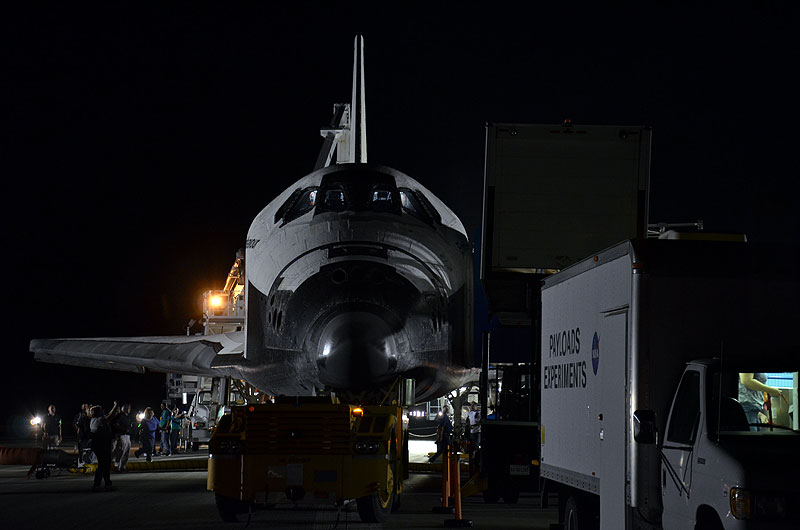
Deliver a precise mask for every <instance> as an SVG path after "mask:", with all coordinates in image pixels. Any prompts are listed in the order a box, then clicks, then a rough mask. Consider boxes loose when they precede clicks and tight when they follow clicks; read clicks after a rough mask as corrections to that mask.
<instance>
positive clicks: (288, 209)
mask: <svg viewBox="0 0 800 530" xmlns="http://www.w3.org/2000/svg"><path fill="white" fill-rule="evenodd" d="M316 203H317V188H305V189H302V190H295V192H294V193H292V195H291V197H289V198H288V199H287V200H286V202H284V203H283V205H282V206H281V207H280V208H278V211H277V212H276V213H275V222H276V223H277V222H278V221H280V220H281V219H283V222H284V223H288V222H289V221H293V220H294V219H297V218H298V217H300V216H301V215H303V214H306V213H308V212H310V211H311V210H313V209H314V206H315V205H316Z"/></svg>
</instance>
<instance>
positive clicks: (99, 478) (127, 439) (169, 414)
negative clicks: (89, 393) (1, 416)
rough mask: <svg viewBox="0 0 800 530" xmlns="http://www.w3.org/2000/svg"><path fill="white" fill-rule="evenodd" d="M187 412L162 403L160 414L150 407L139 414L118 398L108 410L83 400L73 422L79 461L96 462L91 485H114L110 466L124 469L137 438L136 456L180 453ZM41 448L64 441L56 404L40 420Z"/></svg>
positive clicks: (79, 462)
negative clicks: (157, 442) (181, 436)
mask: <svg viewBox="0 0 800 530" xmlns="http://www.w3.org/2000/svg"><path fill="white" fill-rule="evenodd" d="M184 417H185V413H183V412H181V411H180V410H179V409H178V407H174V408H172V409H170V408H169V407H168V406H167V404H166V403H161V410H160V415H159V417H156V416H155V412H154V411H153V409H152V408H151V407H147V408H146V409H145V411H144V415H143V417H141V418H137V417H136V416H134V414H133V413H132V412H131V405H130V404H129V403H125V404H123V405H121V406H120V405H119V404H118V403H117V402H116V401H115V402H114V405H113V407H112V408H111V410H109V411H108V412H105V410H104V409H103V407H101V406H100V405H89V404H88V403H84V404H82V405H81V410H80V412H79V413H78V414H76V415H75V418H74V420H73V426H74V427H75V432H76V434H77V444H76V445H77V447H76V449H77V452H78V465H79V466H84V465H86V464H94V463H96V464H97V471H96V472H95V475H94V484H93V487H92V489H93V490H94V491H99V490H100V489H101V488H100V486H101V483H103V484H104V486H105V489H106V490H109V489H111V468H112V466H113V467H114V468H115V469H116V471H118V472H125V471H127V468H128V458H129V457H130V453H131V444H132V442H133V441H134V440H135V439H136V438H137V436H138V439H139V444H140V447H139V449H138V450H137V451H136V452H135V453H134V455H135V456H136V457H137V458H141V457H144V458H145V459H146V460H147V462H151V461H152V459H153V456H161V455H163V456H170V455H173V454H177V452H178V443H179V440H180V432H181V420H182V419H183V418H184ZM41 430H42V432H41V435H42V449H45V450H47V449H54V448H58V446H59V445H60V444H61V442H62V441H63V433H62V425H61V418H60V417H59V416H58V415H57V414H56V407H55V405H50V406H49V407H48V415H47V416H46V417H45V418H44V419H43V420H42V423H41ZM159 433H160V442H161V443H160V447H158V448H157V449H156V435H157V434H159Z"/></svg>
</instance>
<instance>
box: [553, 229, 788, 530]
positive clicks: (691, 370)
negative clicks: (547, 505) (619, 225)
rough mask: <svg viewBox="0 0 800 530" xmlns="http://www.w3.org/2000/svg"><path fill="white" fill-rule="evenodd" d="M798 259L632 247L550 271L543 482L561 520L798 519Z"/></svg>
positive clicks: (677, 245)
mask: <svg viewBox="0 0 800 530" xmlns="http://www.w3.org/2000/svg"><path fill="white" fill-rule="evenodd" d="M799 257H800V256H798V253H797V252H796V251H792V252H789V251H787V250H786V249H779V250H773V249H765V248H760V247H756V246H754V245H753V244H751V243H730V242H728V243H724V242H708V241H668V240H636V241H625V242H623V243H621V244H618V245H616V246H613V247H611V248H609V249H607V250H605V251H602V252H600V253H598V254H596V255H593V256H590V257H589V258H587V259H585V260H583V261H580V262H578V263H576V264H575V265H573V266H571V267H569V268H566V269H564V270H563V271H561V272H559V273H557V274H554V275H552V276H549V277H547V278H546V279H545V280H544V281H543V286H542V291H541V384H540V395H541V476H542V477H543V478H544V480H545V482H546V483H545V486H546V489H547V490H548V491H553V490H558V492H559V508H560V512H559V515H560V518H561V519H560V520H561V521H562V522H563V523H564V527H565V528H568V529H572V530H574V529H584V528H598V527H599V528H601V529H607V530H623V529H634V528H659V529H661V528H663V529H664V530H686V529H696V530H703V529H727V530H731V529H739V528H787V529H788V528H793V529H797V528H800V432H799V431H798V417H797V413H796V403H797V399H798V371H799V370H800V333H798V326H799V325H800V287H798V285H800V283H798V278H797V270H798V269H797V264H798V263H800V261H798V258H799ZM753 380H758V381H759V382H761V384H762V387H763V388H767V389H769V393H768V398H767V399H765V398H764V397H761V398H759V397H758V395H759V394H760V392H758V391H757V390H755V391H754V390H753V389H752V388H750V387H748V386H747V385H748V384H749V385H751V386H752V385H753V383H752V381H753ZM745 383H746V384H745ZM756 386H757V385H756ZM762 387H758V388H762ZM770 394H775V396H771V395H770ZM761 395H762V396H763V394H761ZM754 396H755V397H754ZM759 399H760V400H761V401H763V402H764V403H763V404H762V403H758V401H759ZM753 402H755V403H753ZM756 409H757V410H756Z"/></svg>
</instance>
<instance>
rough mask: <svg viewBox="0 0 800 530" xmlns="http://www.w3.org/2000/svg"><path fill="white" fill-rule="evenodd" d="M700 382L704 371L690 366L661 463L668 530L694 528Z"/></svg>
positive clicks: (672, 415)
mask: <svg viewBox="0 0 800 530" xmlns="http://www.w3.org/2000/svg"><path fill="white" fill-rule="evenodd" d="M700 381H701V374H700V372H698V371H697V370H694V369H691V368H690V369H687V370H686V371H685V372H684V373H683V377H682V378H681V382H680V385H679V386H678V392H677V393H676V394H675V399H674V400H673V401H672V410H671V411H670V414H669V422H668V423H667V429H666V431H667V435H666V438H665V440H664V445H663V448H662V449H663V453H664V461H663V462H662V463H661V494H662V496H663V501H664V513H663V518H662V520H663V526H664V530H670V529H676V530H678V529H684V528H693V527H694V518H695V517H694V515H695V514H694V512H695V510H694V508H693V503H692V501H691V498H690V496H691V489H692V463H693V450H694V442H695V439H696V438H697V433H698V429H699V426H700V415H701V410H700V408H701V407H700V387H701V385H700Z"/></svg>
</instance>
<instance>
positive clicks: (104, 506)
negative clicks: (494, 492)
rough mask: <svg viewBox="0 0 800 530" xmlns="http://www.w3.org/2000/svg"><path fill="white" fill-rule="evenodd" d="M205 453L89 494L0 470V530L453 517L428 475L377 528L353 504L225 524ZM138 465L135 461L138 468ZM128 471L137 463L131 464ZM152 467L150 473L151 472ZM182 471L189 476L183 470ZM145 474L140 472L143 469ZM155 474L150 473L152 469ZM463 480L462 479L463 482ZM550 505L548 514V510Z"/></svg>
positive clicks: (505, 517) (533, 497)
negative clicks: (209, 483) (209, 484)
mask: <svg viewBox="0 0 800 530" xmlns="http://www.w3.org/2000/svg"><path fill="white" fill-rule="evenodd" d="M413 445H414V450H413V451H411V458H410V460H411V461H412V462H413V461H417V462H419V461H421V460H423V459H424V458H426V457H427V453H428V452H429V449H430V447H428V446H419V445H417V444H413ZM204 458H207V453H206V452H205V451H200V452H197V453H187V454H179V455H177V456H169V457H155V458H154V464H155V465H154V466H153V468H154V469H152V470H148V469H144V468H142V469H137V470H136V471H132V472H129V473H112V475H111V479H112V481H113V488H112V490H111V491H101V492H92V491H91V486H92V479H93V474H80V473H70V472H68V471H66V470H55V471H54V472H53V473H52V474H51V476H50V477H47V478H44V479H36V478H33V477H31V478H27V477H26V475H27V473H28V470H29V466H13V465H9V466H0V527H2V528H4V529H6V528H7V529H21V530H25V529H37V530H40V529H45V528H59V529H73V528H74V529H76V530H77V529H80V530H85V529H86V528H95V527H97V528H106V529H109V530H125V529H141V528H146V529H148V530H158V529H164V530H167V529H169V530H178V529H184V528H185V529H198V530H204V529H217V528H219V529H228V530H236V529H244V528H255V529H258V528H262V529H270V530H282V529H287V530H300V529H314V530H334V529H337V530H338V529H352V530H361V529H378V528H387V529H388V528H403V529H432V528H443V527H444V521H445V519H453V516H452V515H441V514H437V513H433V511H432V509H433V507H434V506H440V505H441V502H440V492H441V482H440V480H441V479H440V476H439V475H437V474H435V473H419V474H412V475H411V476H410V478H409V480H407V481H406V482H405V490H404V492H403V495H402V496H401V507H400V510H399V511H398V512H396V513H394V514H392V516H391V517H390V518H389V520H388V521H387V522H385V523H383V524H365V523H362V522H361V521H360V519H359V517H358V511H357V509H356V506H355V503H350V504H348V505H346V506H344V507H343V508H341V509H337V508H335V507H334V506H330V505H308V504H306V505H300V506H293V505H290V504H287V505H279V506H278V507H276V508H273V509H269V510H259V511H256V512H254V513H253V514H252V515H251V517H250V521H249V525H248V523H246V522H243V523H224V522H222V521H221V520H220V519H219V516H218V514H217V509H216V505H215V502H214V494H213V493H212V492H209V491H208V490H206V471H205V470H204V469H203V468H202V466H197V467H193V465H192V464H191V462H202V460H203V459H204ZM143 460H144V459H141V461H143ZM130 462H131V463H134V462H136V458H135V457H131V460H130ZM156 466H157V467H156ZM187 466H189V467H190V468H192V469H197V470H195V471H186V470H183V469H179V470H175V469H174V468H186V467H187ZM143 467H144V466H143ZM159 468H160V469H161V470H157V469H159ZM464 480H466V478H465V477H463V478H462V482H463V481H464ZM554 501H555V499H551V503H550V505H551V506H555V505H556V503H555V502H554ZM462 506H463V514H464V515H463V516H464V518H465V519H470V520H472V522H473V528H482V529H487V530H502V529H523V528H524V529H536V530H539V529H549V528H550V524H551V523H555V522H556V521H557V513H556V509H555V508H554V507H553V508H548V509H542V508H539V496H538V494H533V493H530V494H526V493H524V492H523V494H522V495H521V496H520V499H519V502H518V503H517V504H514V505H506V504H503V503H499V504H484V502H483V499H482V497H481V496H479V495H477V496H473V497H469V498H465V499H463V500H462Z"/></svg>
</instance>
